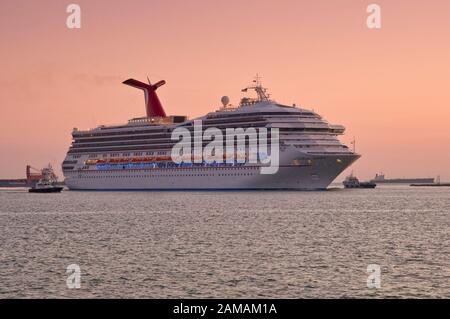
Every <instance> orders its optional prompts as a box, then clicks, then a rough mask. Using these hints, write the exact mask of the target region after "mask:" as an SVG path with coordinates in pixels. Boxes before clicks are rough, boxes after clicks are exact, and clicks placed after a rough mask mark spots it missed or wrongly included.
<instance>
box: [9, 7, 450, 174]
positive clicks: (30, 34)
mask: <svg viewBox="0 0 450 319" xmlns="http://www.w3.org/2000/svg"><path fill="white" fill-rule="evenodd" d="M72 2H73V3H77V4H79V5H80V7H81V10H82V12H81V13H82V15H81V16H82V27H81V29H79V30H70V29H68V28H67V27H66V18H67V16H68V14H67V13H66V6H67V5H68V4H70V3H72ZM370 3H377V4H379V5H380V6H381V10H382V11H381V14H382V28H381V29H380V30H371V29H368V28H367V27H366V18H367V16H368V13H366V7H367V6H368V5H369V4H370ZM449 39H450V1H434V2H433V3H431V2H425V1H414V0H411V1H406V0H399V1H387V0H377V1H372V0H371V1H362V0H352V1H325V0H320V1H299V0H292V1H265V0H259V1H256V0H251V1H245V0H244V1H242V0H239V1H237V0H228V1H206V0H204V1H201V0H192V1H181V0H173V1H156V0H148V1H143V0H142V1H138V0H133V1H127V2H125V1H120V2H119V1H117V2H114V1H101V0H97V1H87V0H75V1H71V2H64V1H50V0H44V1H26V0H14V1H13V0H2V1H1V3H0V40H1V43H2V50H1V51H0V64H1V73H0V85H1V90H0V102H1V106H0V133H1V135H0V148H1V150H2V151H1V157H0V178H8V177H15V178H19V177H23V176H24V175H25V165H26V164H31V165H32V166H34V167H42V166H44V165H46V164H47V163H48V162H51V163H52V164H53V165H54V166H55V167H57V168H58V171H59V175H61V173H60V164H61V162H62V161H63V159H64V156H65V153H66V152H67V149H68V147H69V145H70V141H71V136H70V134H71V131H72V128H73V127H78V128H80V129H87V128H92V127H95V126H97V125H102V124H115V123H122V122H126V121H127V120H128V119H130V118H133V117H138V116H144V115H145V108H144V99H143V95H142V92H140V91H138V90H134V89H130V88H128V87H126V86H124V85H123V84H121V82H122V81H123V80H125V79H128V78H130V77H133V78H136V79H138V80H142V81H145V79H146V77H147V76H149V77H150V79H151V80H152V81H154V82H156V81H159V80H166V81H167V84H166V85H165V86H163V87H161V88H160V89H159V90H158V95H159V97H160V99H161V102H162V104H163V106H164V107H165V110H166V112H167V113H168V114H176V115H178V114H179V115H183V114H186V115H188V116H189V117H190V118H193V117H197V116H201V115H203V114H205V113H207V112H209V111H213V110H215V109H217V108H218V107H219V106H220V98H221V96H223V95H228V96H230V98H231V102H232V103H234V104H237V103H238V101H239V99H240V98H241V97H242V95H241V92H240V89H241V88H242V87H244V86H246V85H247V84H248V83H249V82H250V81H251V80H252V79H253V77H254V75H255V74H256V73H259V74H261V75H262V76H263V84H264V85H265V86H266V87H268V88H269V91H270V93H271V94H272V97H273V98H274V99H275V100H277V101H278V102H280V103H284V104H289V105H290V104H292V103H296V104H297V105H299V106H302V107H305V108H309V109H314V110H315V111H316V112H318V113H319V114H320V115H322V116H323V117H324V118H325V119H327V120H328V121H329V122H330V123H333V124H342V125H344V126H345V127H346V129H347V130H346V134H345V135H344V136H342V137H341V140H342V141H343V142H345V143H346V144H347V145H349V144H350V141H351V140H353V137H356V148H357V152H358V153H360V154H362V157H361V158H360V159H359V160H358V161H357V162H356V163H355V164H354V165H353V166H352V167H351V168H350V169H351V170H353V171H354V172H355V175H357V176H358V177H360V178H362V179H367V178H370V177H373V176H374V175H375V173H378V172H384V173H385V174H386V176H387V177H436V176H437V175H438V174H440V175H441V180H442V181H450V165H449V163H450V125H449V124H450V80H449V75H450V41H449ZM345 174H346V173H343V175H345ZM343 175H341V176H340V177H339V179H342V177H343Z"/></svg>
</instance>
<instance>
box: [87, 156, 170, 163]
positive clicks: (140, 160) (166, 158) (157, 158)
mask: <svg viewBox="0 0 450 319" xmlns="http://www.w3.org/2000/svg"><path fill="white" fill-rule="evenodd" d="M170 160H171V158H170V156H154V157H133V158H129V157H128V158H127V157H125V158H109V159H88V160H87V161H86V162H85V164H86V165H96V164H121V163H148V162H163V161H170Z"/></svg>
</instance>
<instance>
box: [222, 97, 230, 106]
mask: <svg viewBox="0 0 450 319" xmlns="http://www.w3.org/2000/svg"><path fill="white" fill-rule="evenodd" d="M220 101H221V102H222V104H223V107H226V106H227V105H228V104H229V103H230V98H229V97H228V96H226V95H225V96H222V98H221V99H220Z"/></svg>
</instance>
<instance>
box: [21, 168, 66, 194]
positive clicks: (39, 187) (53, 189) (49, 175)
mask: <svg viewBox="0 0 450 319" xmlns="http://www.w3.org/2000/svg"><path fill="white" fill-rule="evenodd" d="M57 182H58V177H57V176H56V175H55V173H54V172H53V169H52V166H51V165H50V164H49V165H48V167H46V168H44V169H42V178H41V179H40V180H39V181H38V182H37V183H36V185H35V186H34V187H32V188H30V189H28V192H30V193H60V192H61V191H62V189H63V187H62V186H57V184H56V183H57Z"/></svg>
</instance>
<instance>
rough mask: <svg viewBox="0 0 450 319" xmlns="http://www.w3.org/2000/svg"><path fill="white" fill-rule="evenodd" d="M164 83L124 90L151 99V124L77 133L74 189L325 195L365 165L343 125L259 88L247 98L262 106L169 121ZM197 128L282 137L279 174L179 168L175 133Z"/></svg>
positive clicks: (249, 167) (204, 165) (245, 104)
mask: <svg viewBox="0 0 450 319" xmlns="http://www.w3.org/2000/svg"><path fill="white" fill-rule="evenodd" d="M164 83H165V82H164V81H160V82H158V83H157V84H155V85H152V84H150V82H149V84H148V85H147V84H145V83H142V82H139V81H136V80H133V79H129V80H127V81H125V82H124V84H127V85H131V86H133V87H136V88H139V89H142V90H143V91H144V94H145V100H146V108H147V116H146V117H142V118H135V119H131V120H129V121H128V123H126V124H123V125H111V126H104V125H102V126H99V127H97V128H94V129H90V130H78V129H74V130H73V132H72V137H73V141H72V145H71V146H70V148H69V151H68V153H67V156H66V158H65V160H64V162H63V165H62V168H63V173H64V176H65V177H66V180H65V183H66V185H67V186H68V187H69V188H70V189H89V190H133V189H134V190H140V189H142V190H144V189H149V190H150V189H158V190H174V189H183V190H187V189H224V190H225V189H292V190H313V189H325V188H326V187H327V186H328V185H329V184H330V183H331V182H332V181H333V180H334V179H335V178H336V177H337V176H338V175H339V174H340V173H341V172H342V171H343V170H345V169H346V168H347V167H348V166H349V165H351V164H352V163H353V162H354V161H355V160H356V159H358V158H359V155H358V154H356V153H355V152H354V151H352V150H350V149H349V148H348V147H347V146H346V145H343V144H342V143H341V142H340V141H339V140H338V138H337V137H338V136H339V135H341V134H343V133H344V131H345V128H344V127H343V126H342V125H332V124H329V123H328V122H327V121H325V120H324V119H323V118H322V117H321V116H320V115H318V114H317V113H315V112H313V111H311V110H307V109H303V108H300V107H296V106H288V105H283V104H279V103H277V102H275V101H274V100H272V99H270V97H269V95H268V94H267V91H266V89H265V88H263V87H262V85H261V83H260V82H259V80H256V81H254V83H253V85H251V86H249V87H247V88H245V89H244V90H243V91H244V92H247V91H249V90H254V91H255V92H256V94H257V97H256V98H248V97H244V98H242V100H241V102H240V103H239V105H238V106H235V107H234V106H231V105H229V103H228V98H227V97H224V98H222V103H223V106H222V107H221V108H219V109H218V110H217V111H215V112H211V113H208V114H207V115H205V116H203V117H200V118H197V119H193V120H188V119H187V117H186V116H166V114H165V111H164V109H163V108H162V105H161V103H160V101H159V99H158V97H157V96H156V89H157V88H158V87H159V86H161V85H163V84H164ZM194 121H197V122H198V121H201V123H202V128H203V130H206V129H208V128H212V127H214V128H217V129H219V130H222V131H224V132H225V130H226V129H227V128H238V127H239V128H243V129H246V128H267V129H272V128H273V129H278V131H279V169H278V171H277V173H276V174H268V175H265V174H261V167H262V164H257V163H256V164H255V163H247V162H246V163H240V162H239V161H238V160H236V161H235V162H233V163H229V162H228V163H210V162H207V161H202V162H200V163H175V162H174V161H173V160H172V157H171V150H172V148H173V146H174V145H175V144H176V143H177V141H174V140H172V139H171V135H172V132H173V130H174V129H176V128H180V127H183V128H186V129H187V130H193V129H194V123H195V122H194ZM224 134H225V133H224ZM205 144H207V142H205ZM245 152H246V151H245V150H244V156H246V154H245ZM247 156H248V154H247Z"/></svg>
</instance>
